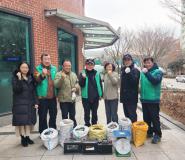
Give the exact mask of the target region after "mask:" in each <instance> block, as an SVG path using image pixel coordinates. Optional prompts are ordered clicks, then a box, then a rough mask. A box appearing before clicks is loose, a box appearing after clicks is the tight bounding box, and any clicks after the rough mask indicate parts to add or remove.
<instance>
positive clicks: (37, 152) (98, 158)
mask: <svg viewBox="0 0 185 160" xmlns="http://www.w3.org/2000/svg"><path fill="white" fill-rule="evenodd" d="M76 110H77V115H76V118H77V122H78V124H83V108H82V105H81V102H77V104H76ZM118 113H119V117H120V118H121V117H123V116H124V114H123V109H122V105H121V104H120V105H119V111H118ZM98 114H99V123H103V124H105V123H106V119H105V109H104V102H103V101H101V102H100V106H99V110H98ZM138 115H139V119H140V120H142V113H141V111H140V110H138ZM60 120H61V112H60V110H58V118H57V124H59V122H60ZM161 121H162V123H163V125H162V126H163V128H164V129H163V138H162V141H161V143H160V144H157V145H156V144H151V139H148V140H147V141H146V143H145V145H143V146H141V147H138V148H136V147H135V146H134V145H132V155H131V157H129V158H123V157H121V158H117V157H116V156H115V155H105V156H104V155H80V154H78V155H64V154H63V150H62V148H61V147H60V145H59V146H58V147H57V148H55V149H54V150H52V151H47V150H46V149H45V148H44V147H43V145H42V142H41V140H40V138H39V134H38V133H34V134H32V136H31V137H32V139H33V140H34V142H35V144H34V145H30V146H28V147H22V146H21V145H20V138H17V137H16V136H15V135H14V133H13V132H14V127H12V126H11V125H7V126H4V127H0V160H60V159H62V160H86V159H88V160H117V159H122V160H124V159H125V160H184V159H185V149H184V148H185V131H183V130H182V129H179V128H178V127H176V126H175V125H173V124H171V123H169V122H168V121H167V120H165V119H164V118H161ZM37 127H38V126H37V125H36V127H35V129H36V130H37Z"/></svg>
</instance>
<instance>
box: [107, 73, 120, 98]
mask: <svg viewBox="0 0 185 160" xmlns="http://www.w3.org/2000/svg"><path fill="white" fill-rule="evenodd" d="M118 86H119V76H118V73H117V72H112V74H110V75H109V74H108V73H105V75H104V92H103V94H104V96H103V97H104V99H105V100H113V99H118Z"/></svg>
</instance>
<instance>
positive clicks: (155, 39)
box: [133, 27, 176, 63]
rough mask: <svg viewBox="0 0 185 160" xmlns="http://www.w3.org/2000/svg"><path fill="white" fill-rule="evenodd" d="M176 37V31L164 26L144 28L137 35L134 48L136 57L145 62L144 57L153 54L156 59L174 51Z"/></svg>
mask: <svg viewBox="0 0 185 160" xmlns="http://www.w3.org/2000/svg"><path fill="white" fill-rule="evenodd" d="M175 43H176V39H175V38H174V33H173V32H172V31H170V30H167V29H164V28H155V29H152V28H146V27H145V28H144V29H142V30H140V31H138V33H137V34H136V36H135V40H134V45H133V50H134V52H135V53H136V54H135V55H136V57H137V58H138V59H139V60H140V62H141V63H142V62H143V58H144V57H146V56H151V57H153V58H154V59H155V61H159V59H160V58H161V57H162V56H164V55H165V54H168V53H169V52H173V51H174V45H175Z"/></svg>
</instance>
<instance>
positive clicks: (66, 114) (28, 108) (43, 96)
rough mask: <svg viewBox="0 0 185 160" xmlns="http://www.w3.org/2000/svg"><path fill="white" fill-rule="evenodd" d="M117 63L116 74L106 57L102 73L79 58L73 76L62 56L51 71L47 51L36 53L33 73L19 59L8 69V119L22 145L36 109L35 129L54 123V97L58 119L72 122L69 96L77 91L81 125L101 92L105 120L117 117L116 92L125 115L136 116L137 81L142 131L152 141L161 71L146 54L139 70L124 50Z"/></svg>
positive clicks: (93, 120)
mask: <svg viewBox="0 0 185 160" xmlns="http://www.w3.org/2000/svg"><path fill="white" fill-rule="evenodd" d="M123 66H124V67H122V71H121V77H119V75H118V73H117V72H116V71H115V66H114V64H112V63H106V64H105V66H104V69H105V73H104V75H103V78H102V77H101V76H100V73H99V72H98V71H96V70H95V69H94V67H95V62H94V60H93V59H91V58H90V59H87V60H86V61H85V68H84V69H83V70H82V71H81V73H80V75H79V76H77V75H76V74H75V73H74V72H72V71H71V62H70V61H69V60H64V61H63V62H62V70H61V71H58V72H57V69H56V67H55V66H53V65H52V64H51V58H50V55H49V54H42V55H41V64H39V65H38V66H36V68H35V71H34V74H31V73H30V67H29V64H28V63H26V62H22V63H21V64H20V65H19V66H18V68H17V70H16V71H15V72H14V73H13V80H12V85H13V108H12V113H13V120H12V124H13V126H15V128H16V135H17V136H21V144H22V145H23V146H24V147H26V146H28V144H33V143H34V142H33V141H32V140H31V139H30V137H29V136H30V132H31V131H32V130H33V127H34V125H35V123H36V117H37V116H36V110H37V109H38V115H39V133H40V134H41V133H42V132H43V131H44V130H45V129H47V128H48V127H51V128H55V129H56V128H57V126H56V117H57V100H58V102H59V104H60V109H61V113H62V119H67V118H69V119H71V120H73V122H74V127H75V126H76V125H77V122H76V119H75V115H76V109H75V101H76V95H78V94H79V93H81V97H82V105H83V108H84V122H85V125H86V126H91V125H93V124H97V122H98V116H97V110H98V106H99V100H100V99H102V98H104V101H105V111H106V119H107V123H110V122H111V121H113V122H118V114H117V112H118V101H119V96H120V102H121V103H123V109H124V114H125V116H126V117H128V118H130V119H131V121H132V122H135V121H137V113H136V109H137V103H138V93H139V84H140V99H141V103H142V108H143V119H144V121H145V122H146V123H147V124H148V126H149V130H148V137H153V139H152V142H153V143H158V142H159V141H160V138H161V136H162V133H161V129H160V120H159V103H160V90H161V80H162V72H161V71H160V69H159V68H158V66H157V64H156V63H154V61H153V58H151V57H149V58H145V59H144V68H143V69H142V70H141V71H140V70H139V69H138V67H136V66H135V65H134V61H133V59H132V56H131V55H130V54H125V55H124V57H123ZM102 82H103V83H102ZM102 84H103V85H102ZM119 86H120V94H119ZM80 89H81V91H80ZM48 111H49V123H48V122H47V115H48Z"/></svg>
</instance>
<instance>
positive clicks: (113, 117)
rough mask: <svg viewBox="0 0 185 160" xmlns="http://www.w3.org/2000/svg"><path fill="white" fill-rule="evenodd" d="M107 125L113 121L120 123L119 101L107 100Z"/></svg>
mask: <svg viewBox="0 0 185 160" xmlns="http://www.w3.org/2000/svg"><path fill="white" fill-rule="evenodd" d="M105 111H106V117H107V124H108V123H110V122H111V121H113V122H118V114H117V112H118V99H113V100H105Z"/></svg>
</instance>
